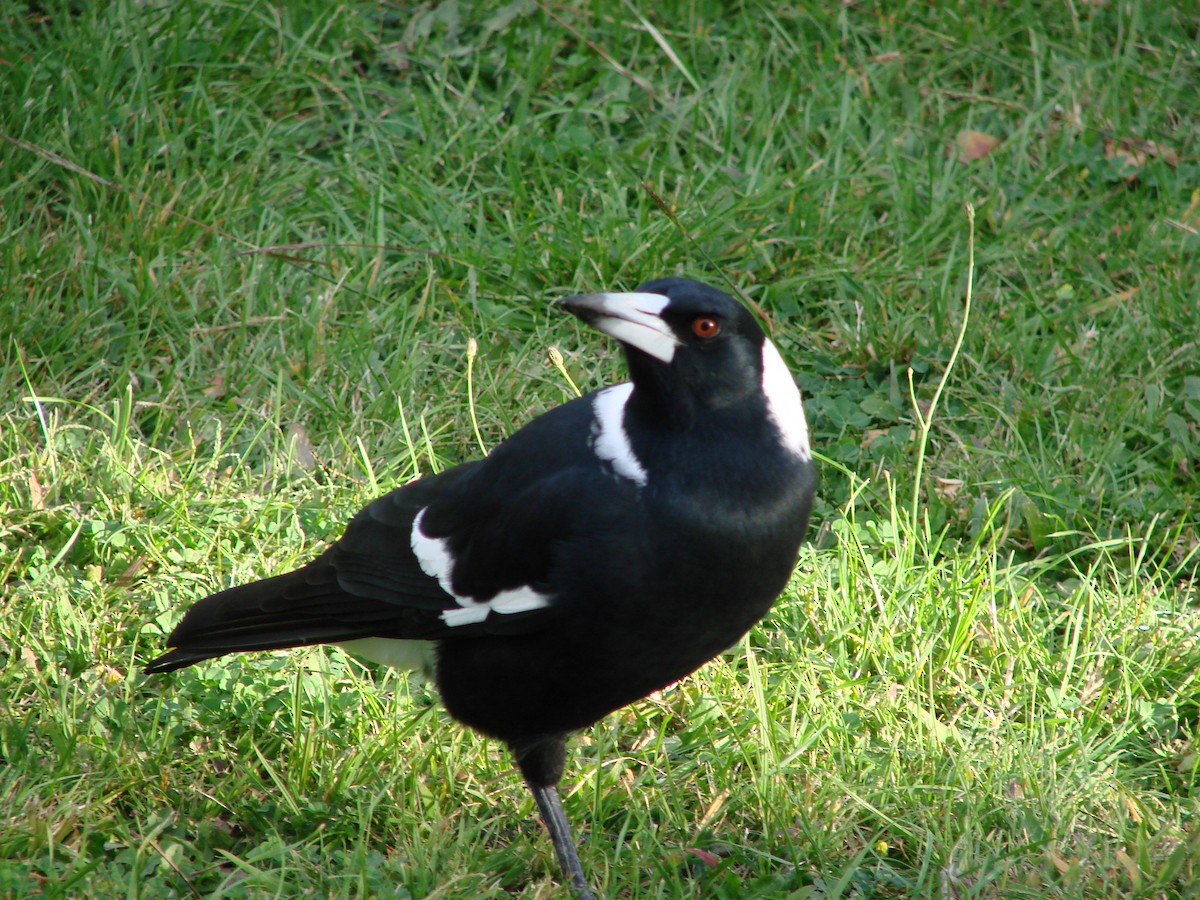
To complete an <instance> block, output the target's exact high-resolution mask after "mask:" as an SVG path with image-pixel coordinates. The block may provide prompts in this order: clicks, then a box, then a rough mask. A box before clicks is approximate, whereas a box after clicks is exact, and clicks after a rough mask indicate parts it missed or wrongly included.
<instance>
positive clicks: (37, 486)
mask: <svg viewBox="0 0 1200 900" xmlns="http://www.w3.org/2000/svg"><path fill="white" fill-rule="evenodd" d="M45 503H46V492H45V491H43V490H42V483H41V482H40V481H38V477H37V475H36V474H35V473H33V472H30V473H29V508H30V509H42V508H43V507H44V506H45Z"/></svg>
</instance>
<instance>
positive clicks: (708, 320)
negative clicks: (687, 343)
mask: <svg viewBox="0 0 1200 900" xmlns="http://www.w3.org/2000/svg"><path fill="white" fill-rule="evenodd" d="M720 333H721V323H720V322H718V321H717V320H716V319H714V318H713V317H712V316H697V317H696V318H694V319H692V334H694V335H695V336H696V337H698V338H705V339H708V338H714V337H716V336H717V335H718V334H720Z"/></svg>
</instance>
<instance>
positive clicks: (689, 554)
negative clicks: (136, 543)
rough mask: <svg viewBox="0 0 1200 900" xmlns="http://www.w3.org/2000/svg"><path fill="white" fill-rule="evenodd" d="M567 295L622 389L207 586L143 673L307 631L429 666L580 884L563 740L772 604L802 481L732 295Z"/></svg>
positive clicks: (676, 290)
mask: <svg viewBox="0 0 1200 900" xmlns="http://www.w3.org/2000/svg"><path fill="white" fill-rule="evenodd" d="M560 305H561V306H562V308H563V309H565V310H567V311H568V312H571V313H573V314H574V315H576V316H578V317H579V318H580V319H582V320H583V321H584V322H586V323H587V324H589V325H591V326H592V327H594V328H596V329H598V330H600V331H602V332H604V333H606V334H608V335H610V336H612V337H614V338H616V339H617V341H619V342H620V343H621V344H622V345H623V346H624V349H625V354H626V358H627V362H628V366H629V374H630V381H629V382H628V383H624V384H617V385H613V386H611V387H606V388H603V389H601V390H598V391H594V392H593V393H590V394H587V395H585V396H583V397H581V398H579V399H578V400H573V401H571V402H569V403H566V404H564V405H562V406H560V407H557V408H555V409H552V410H550V411H549V412H547V413H545V414H543V415H541V416H539V417H538V418H536V419H534V420H533V421H532V422H530V423H529V424H528V425H526V426H525V427H523V428H521V429H520V430H519V431H517V432H516V433H515V434H514V435H512V437H510V438H509V439H508V440H506V441H504V442H503V443H501V444H500V445H498V446H497V447H496V448H495V449H494V450H493V451H492V452H491V453H490V454H489V455H488V456H487V457H486V458H484V459H481V460H477V461H474V462H468V463H464V464H463V465H460V466H458V467H456V468H453V469H449V470H447V471H444V472H441V473H439V474H436V475H430V476H427V477H425V478H421V479H420V480H417V481H414V482H411V483H409V484H406V485H404V486H403V487H401V488H398V489H396V490H394V491H392V492H391V493H389V494H386V495H384V496H383V497H380V498H379V499H378V500H375V501H374V502H373V503H371V504H370V505H368V506H367V507H366V508H365V509H363V510H362V511H361V512H359V513H358V515H356V516H355V517H354V518H353V519H352V520H351V522H350V524H349V525H348V526H347V528H346V533H345V534H344V535H343V536H342V538H341V539H340V540H338V541H337V542H336V543H334V544H333V545H332V546H330V547H329V548H328V549H327V550H326V551H325V552H324V553H322V554H321V555H320V556H318V557H317V558H316V559H314V560H313V561H312V562H310V563H308V564H307V565H306V566H304V567H303V568H300V569H297V570H296V571H294V572H289V573H287V574H284V575H277V576H275V577H273V578H267V579H265V580H263V581H256V582H253V583H251V584H245V585H241V586H238V587H232V588H230V589H228V590H225V591H221V592H220V593H217V594H213V595H212V596H210V597H207V598H205V599H204V600H201V601H199V602H198V603H196V604H195V605H194V606H192V607H191V608H190V609H189V610H188V611H187V612H186V613H185V615H184V617H183V619H182V621H180V623H179V625H178V626H177V627H176V628H175V630H174V631H172V632H171V634H170V636H169V637H168V638H167V645H168V646H169V647H170V648H172V649H170V650H169V651H168V652H167V653H165V654H163V655H162V656H160V657H158V658H157V659H155V660H154V661H153V662H151V663H150V664H149V665H147V666H146V671H147V672H148V673H154V672H169V671H171V670H173V669H178V668H182V667H184V666H189V665H192V664H193V663H197V662H200V661H201V660H205V659H210V658H212V657H216V656H221V655H223V654H226V653H234V652H237V651H243V650H274V649H280V648H285V647H298V646H303V645H306V644H317V643H333V644H340V645H341V646H342V647H344V648H346V649H347V650H349V651H350V652H351V653H354V654H358V655H360V656H362V657H365V658H367V659H371V660H374V661H377V662H382V663H385V664H390V665H394V666H400V667H405V668H423V669H425V670H426V671H427V672H428V673H429V674H430V675H431V677H432V678H433V680H434V682H435V683H436V685H437V687H438V689H439V692H440V694H441V697H442V701H443V702H444V704H445V706H446V709H447V710H448V711H449V712H450V714H451V715H452V716H453V717H454V718H456V719H458V720H459V721H460V722H463V723H465V724H466V725H469V726H470V727H472V728H474V729H476V730H478V731H480V732H482V733H484V734H486V735H491V736H492V737H495V738H498V739H500V740H502V741H504V742H505V743H506V744H507V745H508V746H509V748H510V749H511V751H512V753H513V756H514V757H515V759H516V763H517V766H518V767H519V768H520V770H521V773H522V774H523V775H524V777H525V780H526V782H527V783H528V785H529V788H530V790H531V791H532V792H533V796H534V798H535V799H536V801H537V806H538V809H539V811H540V812H541V815H542V818H543V820H544V821H545V823H546V826H547V828H548V830H549V832H550V836H551V839H552V840H553V842H554V849H555V851H556V853H557V854H558V858H559V862H560V864H561V866H562V868H563V871H564V873H565V874H566V875H567V876H568V877H569V878H570V881H571V884H572V887H573V888H574V890H575V891H576V893H577V894H578V895H579V896H580V897H584V898H590V897H592V894H591V892H590V890H589V889H588V886H587V882H586V880H585V878H584V874H583V869H582V868H581V866H580V864H579V857H578V855H577V852H576V847H575V842H574V838H573V837H572V835H571V830H570V826H569V825H568V823H567V819H566V816H565V815H564V813H563V809H562V805H561V803H560V802H559V797H558V790H557V784H558V781H559V779H560V778H561V777H562V773H563V765H564V760H565V746H566V736H567V735H568V733H570V732H572V731H574V730H576V729H580V728H584V727H585V726H588V725H590V724H592V723H594V722H595V721H597V720H598V719H600V718H601V717H603V716H605V715H607V714H608V713H610V712H612V711H613V710H615V709H618V708H619V707H621V706H624V705H625V704H627V703H631V702H632V701H634V700H637V699H639V698H641V697H644V696H646V695H647V694H649V693H651V692H653V691H655V690H658V689H660V688H662V687H665V686H666V685H668V684H670V683H672V682H674V681H676V680H678V679H680V678H682V677H683V676H685V675H687V674H688V673H689V672H692V671H693V670H694V669H696V668H697V667H699V666H700V665H702V664H703V663H705V662H707V661H708V660H710V659H712V657H714V656H715V655H716V654H718V653H720V652H721V651H722V650H724V649H725V648H727V647H729V646H730V645H731V644H733V643H734V642H735V641H737V639H738V638H739V637H741V636H742V635H743V634H744V633H745V632H746V631H747V630H748V629H749V628H750V626H752V625H753V624H754V623H755V622H757V621H758V620H759V619H760V618H761V617H762V616H763V615H764V614H765V613H766V612H767V610H768V609H769V608H770V606H771V604H772V603H773V602H774V601H775V598H776V597H777V596H778V595H779V593H780V591H782V590H783V588H784V585H785V584H786V582H787V580H788V577H789V575H790V574H791V572H792V569H793V567H794V565H795V562H796V558H797V553H798V550H799V547H800V542H801V540H802V539H803V537H804V531H805V528H806V526H807V522H808V515H809V508H810V506H811V503H812V497H813V489H814V485H815V474H814V469H813V463H812V459H811V455H810V453H809V443H808V428H807V425H806V423H805V418H804V409H803V406H802V403H801V399H800V393H799V391H798V390H797V389H796V384H795V382H794V381H793V379H792V376H791V373H790V372H789V371H788V369H787V366H786V365H785V364H784V362H783V359H782V358H781V357H780V355H779V352H778V350H776V348H775V346H774V344H772V343H771V341H770V340H768V339H767V338H766V336H765V335H764V334H763V332H762V329H760V328H759V326H758V324H757V323H756V321H755V319H754V317H753V316H751V314H750V313H749V312H748V311H747V310H746V309H745V308H743V307H742V306H741V305H740V304H739V303H738V302H737V301H735V300H734V299H733V298H732V297H730V296H729V295H728V294H725V293H722V292H721V291H719V290H717V289H716V288H713V287H710V286H708V285H706V284H701V283H699V282H695V281H688V280H685V279H682V278H663V279H659V280H657V281H650V282H647V283H645V284H643V285H641V286H640V287H638V288H637V290H636V291H634V292H632V293H601V294H584V295H580V296H574V297H568V298H566V299H565V300H562V301H561V304H560Z"/></svg>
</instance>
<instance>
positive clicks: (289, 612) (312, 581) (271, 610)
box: [144, 566, 370, 674]
mask: <svg viewBox="0 0 1200 900" xmlns="http://www.w3.org/2000/svg"><path fill="white" fill-rule="evenodd" d="M323 575H324V576H325V577H322V576H323ZM330 575H332V573H328V574H325V573H322V572H320V571H315V570H314V569H313V568H312V567H310V566H306V567H305V568H303V569H298V570H297V571H295V572H289V573H287V574H286V575H277V576H275V577H274V578H268V579H265V580H264V581H256V582H253V583H251V584H243V585H238V586H237V587H232V588H229V589H228V590H225V591H221V592H220V593H217V594H213V595H212V596H210V597H206V598H204V599H203V600H201V601H199V602H198V603H196V604H195V605H194V606H192V607H191V608H190V609H189V610H188V611H187V613H185V614H184V617H183V619H182V620H181V621H180V623H179V624H178V625H177V626H176V627H175V630H174V631H172V632H171V634H170V635H169V636H168V637H167V646H168V647H171V648H172V649H171V650H169V651H167V652H166V653H164V654H163V655H161V656H159V657H158V658H156V659H154V660H152V661H151V662H150V663H149V664H147V666H146V668H145V669H144V671H145V672H146V673H147V674H155V673H159V672H171V671H174V670H175V669H182V668H184V667H185V666H190V665H192V664H193V663H198V662H201V661H203V660H206V659H213V658H214V657H217V656H224V655H225V654H227V653H238V652H241V651H247V650H282V649H286V648H288V647H302V646H306V645H309V644H321V643H328V642H339V641H347V640H354V639H355V638H361V637H366V636H369V634H370V631H369V629H368V630H364V628H363V623H361V622H360V623H350V622H346V621H337V620H336V619H333V618H329V617H325V616H303V615H301V616H297V614H296V610H295V608H294V606H293V605H292V604H290V603H288V602H286V601H287V600H288V599H290V598H291V596H293V595H298V596H301V597H304V598H305V599H308V600H317V598H320V597H322V596H324V597H325V598H326V599H327V600H328V601H330V605H335V604H336V601H337V599H338V595H340V594H341V591H340V590H339V589H338V588H337V585H336V581H335V580H334V579H333V578H331V577H329V576H330ZM285 595H287V596H286V597H285ZM320 605H321V604H320V603H319V602H317V603H314V606H317V607H319V606H320Z"/></svg>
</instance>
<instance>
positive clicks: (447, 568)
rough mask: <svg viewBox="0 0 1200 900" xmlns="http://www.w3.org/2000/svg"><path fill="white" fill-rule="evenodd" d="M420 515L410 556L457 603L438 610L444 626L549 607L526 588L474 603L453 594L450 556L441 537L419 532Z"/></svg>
mask: <svg viewBox="0 0 1200 900" xmlns="http://www.w3.org/2000/svg"><path fill="white" fill-rule="evenodd" d="M426 509H428V507H426ZM424 515H425V509H423V510H421V511H420V512H419V513H417V516H416V518H415V519H413V526H412V534H411V535H410V537H409V543H410V544H411V546H412V551H413V555H414V556H416V558H417V562H418V563H420V565H421V571H422V572H424V573H425V574H426V575H428V576H429V577H430V578H436V579H437V583H438V584H439V585H441V588H442V590H443V591H445V592H446V593H447V594H449V595H450V596H451V597H453V598H454V599H455V601H457V603H458V606H459V608H458V609H444V610H442V621H443V622H445V623H446V624H447V625H450V626H455V625H472V624H474V623H476V622H482V621H483V620H484V619H486V618H487V617H488V614H489V613H493V612H496V613H500V614H501V615H508V614H511V613H519V612H529V611H530V610H534V609H541V608H542V607H544V606H548V605H549V604H550V598H549V597H548V596H546V595H545V594H539V593H538V592H537V591H535V590H534V589H533V588H531V587H529V586H528V585H523V586H521V587H516V588H509V589H508V590H504V591H500V592H499V593H497V594H495V595H494V596H492V597H489V598H488V599H487V600H475V599H474V598H472V597H465V596H460V595H459V594H456V593H454V586H453V585H452V584H451V581H450V576H451V574H452V573H453V571H454V557H453V556H451V555H450V545H449V544H448V542H447V541H446V539H445V538H435V537H430V536H429V535H427V534H426V533H425V532H423V531H422V530H421V519H422V518H423V517H424Z"/></svg>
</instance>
